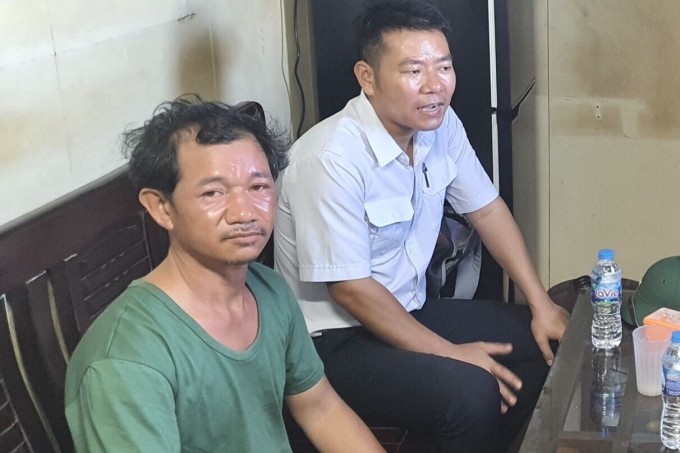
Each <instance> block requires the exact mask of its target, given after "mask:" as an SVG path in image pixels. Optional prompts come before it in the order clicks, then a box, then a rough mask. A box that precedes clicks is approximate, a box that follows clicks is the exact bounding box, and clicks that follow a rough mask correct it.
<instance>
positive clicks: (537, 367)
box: [314, 299, 549, 453]
mask: <svg viewBox="0 0 680 453" xmlns="http://www.w3.org/2000/svg"><path fill="white" fill-rule="evenodd" d="M411 315H412V316H413V317H414V318H416V319H417V320H418V321H419V322H421V323H422V324H424V325H425V326H427V327H428V328H430V329H431V330H433V331H434V332H436V333H437V334H439V335H440V336H442V337H443V338H446V339H448V340H449V341H451V342H453V343H456V344H461V343H469V342H474V341H490V342H503V343H512V345H513V351H512V353H511V354H510V355H507V356H498V357H497V358H496V359H497V360H498V361H499V362H501V363H503V364H504V365H505V366H507V367H508V368H510V369H511V370H512V371H513V372H514V373H515V374H517V375H518V376H519V378H520V379H522V382H523V386H522V389H521V390H520V391H519V392H517V393H516V395H517V398H518V401H517V404H516V405H515V406H514V407H512V408H510V410H508V412H507V413H506V414H501V412H500V406H501V397H500V393H499V390H498V382H497V381H496V379H495V378H494V377H493V376H492V375H491V374H490V373H488V372H487V371H485V370H483V369H482V368H479V367H477V366H474V365H470V364H468V363H465V362H460V361H457V360H453V359H448V358H444V357H439V356H435V355H431V354H422V353H416V352H410V351H405V350H402V349H398V348H395V347H392V346H390V345H388V344H386V343H384V342H383V341H381V340H379V339H377V338H376V337H374V336H373V335H372V334H371V333H369V332H368V331H367V330H366V329H364V328H363V327H352V328H347V329H331V330H326V331H324V332H323V334H322V335H321V336H320V337H317V338H315V339H314V343H315V345H316V349H317V351H318V353H319V356H320V357H321V359H322V360H323V362H324V365H325V370H326V375H327V376H328V379H329V380H330V382H331V384H332V385H333V387H334V388H335V390H336V391H337V392H338V393H339V394H340V396H341V397H342V398H343V399H344V400H345V401H346V402H347V403H348V404H349V406H350V407H352V409H354V410H355V411H356V412H357V414H358V415H359V416H360V417H361V418H362V419H363V420H364V421H365V422H366V423H367V424H369V425H373V426H398V427H403V428H407V429H409V430H415V431H422V432H426V433H428V432H431V433H433V434H434V435H436V438H437V446H438V451H442V452H474V453H478V452H487V451H488V452H494V453H498V452H503V451H506V450H507V448H508V446H509V445H510V444H511V443H512V441H513V439H514V438H515V436H516V435H517V433H518V432H519V431H520V430H521V429H522V427H523V426H524V424H525V422H526V421H527V419H528V418H529V417H530V416H531V413H532V412H533V409H534V407H535V405H536V401H537V399H538V396H539V394H540V392H541V389H542V387H543V382H544V381H545V378H546V376H547V373H548V369H549V368H548V366H547V365H546V363H545V360H544V359H543V356H542V355H541V352H540V350H539V349H538V346H537V345H536V342H535V340H534V338H533V335H532V333H531V327H530V323H531V312H530V311H529V308H528V307H527V306H526V305H508V304H502V303H498V302H491V301H483V300H472V301H470V300H451V299H438V300H429V301H427V303H425V306H424V307H423V308H422V309H421V310H417V311H414V312H412V313H411Z"/></svg>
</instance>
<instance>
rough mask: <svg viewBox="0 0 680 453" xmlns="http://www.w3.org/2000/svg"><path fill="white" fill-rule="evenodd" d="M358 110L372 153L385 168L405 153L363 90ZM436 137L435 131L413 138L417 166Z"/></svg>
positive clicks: (420, 132) (419, 133) (422, 132)
mask: <svg viewBox="0 0 680 453" xmlns="http://www.w3.org/2000/svg"><path fill="white" fill-rule="evenodd" d="M356 109H357V114H358V116H359V120H360V121H361V123H362V124H363V126H364V133H365V134H366V139H367V140H368V143H369V145H370V146H371V151H372V152H373V155H374V156H375V159H376V161H377V162H378V165H379V166H380V167H384V166H385V165H387V164H388V163H390V162H392V161H393V160H394V159H396V158H397V157H399V156H400V155H401V154H402V153H403V151H402V150H401V148H400V147H399V145H397V142H396V141H395V140H394V138H392V136H391V135H390V134H389V132H387V130H386V129H385V126H383V124H382V121H380V118H378V114H377V113H375V109H374V108H373V106H372V105H371V102H370V101H369V100H368V98H367V97H366V94H365V93H364V91H363V90H361V94H359V97H358V99H357V104H356ZM434 136H435V133H434V131H416V133H415V135H414V136H413V150H414V160H415V164H418V163H420V162H422V161H423V160H424V159H425V156H427V153H428V152H429V150H430V148H431V147H432V143H433V142H434Z"/></svg>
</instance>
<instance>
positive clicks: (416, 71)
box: [409, 69, 420, 75]
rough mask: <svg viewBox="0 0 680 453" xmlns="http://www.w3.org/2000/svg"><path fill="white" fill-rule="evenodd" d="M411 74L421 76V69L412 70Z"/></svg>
mask: <svg viewBox="0 0 680 453" xmlns="http://www.w3.org/2000/svg"><path fill="white" fill-rule="evenodd" d="M409 73H410V74H413V75H418V74H420V69H412V70H410V71H409Z"/></svg>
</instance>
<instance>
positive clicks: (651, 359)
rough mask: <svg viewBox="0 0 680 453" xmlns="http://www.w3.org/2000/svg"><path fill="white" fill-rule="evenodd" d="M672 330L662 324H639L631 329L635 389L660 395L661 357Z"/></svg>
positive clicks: (661, 379)
mask: <svg viewBox="0 0 680 453" xmlns="http://www.w3.org/2000/svg"><path fill="white" fill-rule="evenodd" d="M672 333H673V331H672V330H671V329H669V328H667V327H663V326H654V325H652V326H640V327H638V328H636V329H635V330H633V348H634V350H635V378H636V380H637V390H638V392H640V393H641V394H643V395H647V396H658V395H661V387H662V385H663V373H662V371H661V359H662V357H663V353H664V351H666V348H667V347H668V345H669V344H670V342H671V334H672Z"/></svg>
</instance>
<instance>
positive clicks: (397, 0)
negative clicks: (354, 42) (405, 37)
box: [357, 0, 450, 66]
mask: <svg viewBox="0 0 680 453" xmlns="http://www.w3.org/2000/svg"><path fill="white" fill-rule="evenodd" d="M398 30H426V31H429V30H436V31H440V32H442V33H443V34H444V36H447V35H448V33H449V31H450V26H449V22H448V21H447V20H446V18H445V17H444V15H443V14H442V13H441V11H439V9H438V8H437V7H436V6H434V5H433V4H432V3H430V2H428V1H425V0H379V1H376V2H370V3H366V6H365V8H364V13H363V16H362V18H361V20H360V21H359V26H358V30H357V38H358V44H359V53H360V58H361V59H362V60H364V61H365V62H367V63H368V64H369V65H371V66H375V65H376V64H377V63H378V59H379V57H380V53H381V50H382V39H383V35H384V33H387V32H391V31H398Z"/></svg>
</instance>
